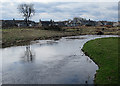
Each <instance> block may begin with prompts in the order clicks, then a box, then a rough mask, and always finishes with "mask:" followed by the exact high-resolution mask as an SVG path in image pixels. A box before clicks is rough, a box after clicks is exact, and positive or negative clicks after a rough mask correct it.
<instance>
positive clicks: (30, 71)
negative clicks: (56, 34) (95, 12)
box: [0, 35, 117, 84]
mask: <svg viewBox="0 0 120 86" xmlns="http://www.w3.org/2000/svg"><path fill="white" fill-rule="evenodd" d="M114 36H115V37H116V36H117V35H114ZM102 37H113V35H101V36H100V35H81V36H70V37H62V38H61V39H59V40H37V41H33V42H31V44H30V45H28V46H12V47H7V48H2V49H0V53H1V54H2V56H1V57H0V60H2V65H0V69H1V70H0V75H2V77H0V79H1V80H2V84H93V83H94V81H93V80H94V76H95V74H96V70H98V66H97V65H96V64H95V63H94V62H93V61H92V60H91V59H90V58H89V57H88V56H86V55H85V54H84V53H83V52H82V51H81V49H82V47H83V45H84V44H85V43H86V42H87V41H89V40H92V39H96V38H102ZM1 66H2V67H1Z"/></svg>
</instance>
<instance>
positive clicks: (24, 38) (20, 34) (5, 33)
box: [2, 28, 80, 47]
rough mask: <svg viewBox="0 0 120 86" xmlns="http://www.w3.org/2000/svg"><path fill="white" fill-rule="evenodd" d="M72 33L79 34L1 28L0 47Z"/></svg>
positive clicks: (78, 33)
mask: <svg viewBox="0 0 120 86" xmlns="http://www.w3.org/2000/svg"><path fill="white" fill-rule="evenodd" d="M72 35H80V32H63V31H50V30H41V29H34V28H13V29H2V47H8V46H13V45H24V44H28V43H29V42H30V41H32V40H38V39H58V38H60V37H63V36H72Z"/></svg>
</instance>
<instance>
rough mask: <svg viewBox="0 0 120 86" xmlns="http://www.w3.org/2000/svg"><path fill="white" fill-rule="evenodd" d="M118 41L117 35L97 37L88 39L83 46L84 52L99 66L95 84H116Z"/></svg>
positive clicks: (119, 39)
mask: <svg viewBox="0 0 120 86" xmlns="http://www.w3.org/2000/svg"><path fill="white" fill-rule="evenodd" d="M118 41H120V38H119V37H109V38H99V39H95V40H91V41H88V42H87V43H85V45H84V46H83V49H82V50H83V51H84V52H85V54H86V55H88V56H89V57H90V58H91V59H93V60H94V62H95V63H96V64H98V66H99V69H98V70H97V74H96V77H95V84H118V67H119V69H120V62H119V66H118V56H119V55H120V53H119V52H118V49H120V46H119V48H118ZM119 73H120V71H119ZM119 76H120V74H119ZM119 78H120V77H119Z"/></svg>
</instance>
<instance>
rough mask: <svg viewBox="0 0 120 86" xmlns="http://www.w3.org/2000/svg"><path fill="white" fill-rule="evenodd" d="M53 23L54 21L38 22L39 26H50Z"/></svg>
mask: <svg viewBox="0 0 120 86" xmlns="http://www.w3.org/2000/svg"><path fill="white" fill-rule="evenodd" d="M53 23H54V21H52V20H50V21H41V20H39V24H38V25H39V26H52V25H53Z"/></svg>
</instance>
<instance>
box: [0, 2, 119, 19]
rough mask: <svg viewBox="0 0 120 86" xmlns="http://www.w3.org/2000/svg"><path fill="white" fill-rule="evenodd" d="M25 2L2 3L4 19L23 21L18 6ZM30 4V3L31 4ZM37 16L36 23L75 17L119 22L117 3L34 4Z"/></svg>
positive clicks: (34, 17)
mask: <svg viewBox="0 0 120 86" xmlns="http://www.w3.org/2000/svg"><path fill="white" fill-rule="evenodd" d="M18 1H19V0H18ZM20 3H23V2H2V4H1V5H0V7H1V8H2V11H1V14H2V19H13V18H15V19H22V18H23V17H22V15H20V14H19V12H18V10H17V6H18V5H19V4H20ZM29 3H30V2H29ZM32 3H33V4H34V7H35V11H36V14H35V16H33V17H32V18H31V19H32V20H34V21H39V19H42V20H50V19H54V20H56V21H58V20H60V21H62V20H67V19H72V18H73V17H84V18H86V19H93V20H108V21H117V18H118V9H117V8H118V3H117V2H49V3H41V2H32Z"/></svg>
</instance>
